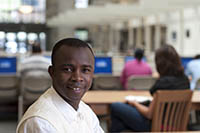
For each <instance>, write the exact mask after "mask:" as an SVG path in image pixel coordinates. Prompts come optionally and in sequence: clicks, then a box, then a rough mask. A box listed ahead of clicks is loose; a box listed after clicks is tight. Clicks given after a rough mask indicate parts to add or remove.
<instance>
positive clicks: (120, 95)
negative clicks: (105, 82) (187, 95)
mask: <svg viewBox="0 0 200 133" xmlns="http://www.w3.org/2000/svg"><path fill="white" fill-rule="evenodd" d="M128 95H134V96H151V95H150V93H149V91H141V90H140V91H135V90H134V91H131V90H130V91H123V90H122V91H111V90H105V91H102V90H93V91H88V92H87V93H86V94H85V95H84V97H83V99H82V100H83V101H84V102H85V103H87V104H89V105H90V106H91V108H92V109H93V111H94V112H95V113H96V114H97V115H104V114H109V113H110V111H109V105H110V104H111V103H113V102H125V96H128ZM192 109H194V110H200V91H194V93H193V97H192Z"/></svg>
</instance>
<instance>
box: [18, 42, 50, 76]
mask: <svg viewBox="0 0 200 133" xmlns="http://www.w3.org/2000/svg"><path fill="white" fill-rule="evenodd" d="M49 65H50V60H49V59H47V58H46V57H44V56H43V55H42V50H41V47H40V45H39V44H38V43H35V44H33V45H32V53H31V56H29V57H27V58H25V59H24V60H22V62H21V63H20V71H21V72H22V73H23V72H25V71H30V70H36V69H44V70H46V71H47V70H48V67H49ZM32 74H36V72H32Z"/></svg>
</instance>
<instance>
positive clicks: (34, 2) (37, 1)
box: [0, 0, 46, 23]
mask: <svg viewBox="0 0 200 133" xmlns="http://www.w3.org/2000/svg"><path fill="white" fill-rule="evenodd" d="M0 2H1V4H0V22H1V23H2V22H3V23H4V22H5V23H7V22H13V23H45V21H46V20H45V11H46V0H1V1H0ZM27 6H29V7H31V12H29V13H28V14H25V12H26V11H27V10H29V9H30V8H27ZM23 7H24V8H23ZM25 7H26V8H25ZM22 9H24V10H23V11H24V13H22V12H21V10H22Z"/></svg>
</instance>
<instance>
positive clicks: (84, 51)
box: [16, 38, 103, 133]
mask: <svg viewBox="0 0 200 133" xmlns="http://www.w3.org/2000/svg"><path fill="white" fill-rule="evenodd" d="M51 60H52V65H51V66H49V69H48V71H49V74H50V76H51V78H52V84H53V86H52V87H51V88H49V89H48V90H47V91H46V92H45V93H44V94H43V95H42V96H40V98H39V99H38V100H37V101H36V102H35V103H34V104H32V105H31V106H30V107H29V109H28V110H27V111H26V113H25V114H24V116H23V118H22V119H21V121H20V122H19V124H18V126H17V131H16V132H17V133H78V132H81V133H102V132H103V130H102V128H101V127H100V125H99V120H98V118H97V117H96V115H95V114H94V112H93V111H92V110H91V109H90V107H89V106H88V105H86V104H85V103H84V102H83V101H81V98H82V97H83V95H84V94H85V93H86V92H87V91H88V89H89V88H90V86H91V84H92V78H93V73H94V53H93V51H92V48H91V47H90V46H89V45H88V44H87V43H86V42H84V41H81V40H79V39H73V38H67V39H63V40H60V41H59V42H57V43H56V44H55V46H54V48H53V52H52V56H51Z"/></svg>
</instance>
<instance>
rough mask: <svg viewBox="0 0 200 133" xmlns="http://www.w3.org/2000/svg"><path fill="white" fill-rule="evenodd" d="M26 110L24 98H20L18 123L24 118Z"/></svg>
mask: <svg viewBox="0 0 200 133" xmlns="http://www.w3.org/2000/svg"><path fill="white" fill-rule="evenodd" d="M23 110H24V108H23V96H19V97H18V122H19V121H20V119H21V118H22V115H23V113H24V111H23Z"/></svg>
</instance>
